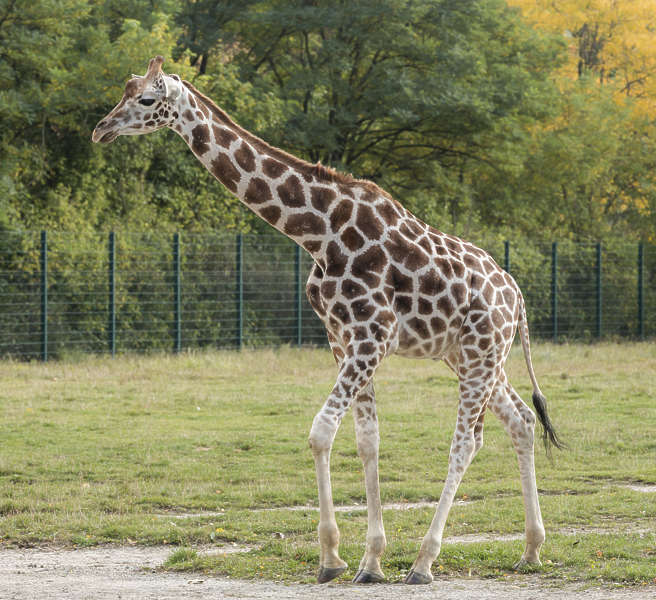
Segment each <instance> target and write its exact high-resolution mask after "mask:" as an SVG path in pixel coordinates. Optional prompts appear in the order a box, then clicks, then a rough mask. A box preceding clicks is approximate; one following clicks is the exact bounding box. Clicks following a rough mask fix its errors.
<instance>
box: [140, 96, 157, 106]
mask: <svg viewBox="0 0 656 600" xmlns="http://www.w3.org/2000/svg"><path fill="white" fill-rule="evenodd" d="M154 102H155V98H139V104H143V105H144V106H150V105H151V104H154Z"/></svg>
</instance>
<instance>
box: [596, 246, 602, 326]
mask: <svg viewBox="0 0 656 600" xmlns="http://www.w3.org/2000/svg"><path fill="white" fill-rule="evenodd" d="M596 288H597V337H598V338H600V337H601V333H602V332H601V301H602V300H601V243H599V242H598V243H597V264H596Z"/></svg>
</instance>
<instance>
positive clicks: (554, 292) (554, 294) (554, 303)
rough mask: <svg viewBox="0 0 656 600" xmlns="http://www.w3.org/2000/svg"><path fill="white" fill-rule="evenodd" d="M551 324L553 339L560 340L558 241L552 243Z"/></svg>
mask: <svg viewBox="0 0 656 600" xmlns="http://www.w3.org/2000/svg"><path fill="white" fill-rule="evenodd" d="M551 326H552V331H553V341H554V342H557V341H558V242H553V244H551Z"/></svg>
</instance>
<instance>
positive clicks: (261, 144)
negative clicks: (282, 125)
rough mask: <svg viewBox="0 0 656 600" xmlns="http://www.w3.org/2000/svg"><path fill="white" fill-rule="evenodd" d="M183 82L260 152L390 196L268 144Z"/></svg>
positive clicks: (364, 181)
mask: <svg viewBox="0 0 656 600" xmlns="http://www.w3.org/2000/svg"><path fill="white" fill-rule="evenodd" d="M182 83H183V84H184V85H185V86H186V87H187V88H188V89H189V91H191V92H192V93H193V94H194V96H196V97H197V98H198V99H199V100H201V101H202V102H203V104H205V106H206V107H207V108H208V109H209V110H210V111H211V112H212V113H213V114H214V115H215V116H216V117H217V118H218V119H219V120H220V121H221V122H222V123H223V124H225V125H227V126H228V127H229V128H230V129H232V130H234V131H236V132H237V133H238V134H239V136H240V137H241V138H242V139H245V140H246V141H247V142H248V143H250V144H251V145H252V146H253V147H254V148H255V149H256V150H257V151H258V152H262V153H265V154H268V155H269V156H271V157H272V158H276V159H278V160H280V161H281V162H284V163H285V164H286V165H288V166H290V167H293V168H295V169H296V170H298V171H299V172H300V173H302V174H305V175H308V176H310V177H316V178H317V179H319V180H320V181H325V182H328V183H336V184H338V185H346V186H354V185H357V186H360V187H364V188H366V189H367V190H368V191H370V192H373V193H375V194H377V195H383V196H388V197H389V194H388V193H387V192H385V190H383V189H382V188H380V187H379V186H378V185H376V184H375V183H374V182H373V181H369V180H367V179H357V178H356V177H353V175H350V174H346V173H340V172H339V171H337V170H335V169H333V168H332V167H327V166H325V165H322V164H321V163H320V162H317V163H311V162H308V161H306V160H303V159H302V158H298V157H297V156H294V155H293V154H289V153H288V152H285V151H284V150H281V149H280V148H276V147H275V146H272V145H271V144H268V143H267V142H265V141H264V140H263V139H261V138H259V137H257V136H256V135H253V134H252V133H250V132H249V131H247V130H246V129H244V128H243V127H241V126H239V125H238V124H237V123H235V122H234V121H233V120H232V119H231V118H230V117H229V116H228V114H227V113H226V112H225V111H224V110H223V109H222V108H220V107H219V106H217V105H216V103H215V102H214V101H213V100H212V99H211V98H208V97H207V96H206V95H205V94H203V93H202V92H200V91H198V89H196V88H195V87H194V86H193V85H192V84H191V83H189V82H188V81H186V80H182Z"/></svg>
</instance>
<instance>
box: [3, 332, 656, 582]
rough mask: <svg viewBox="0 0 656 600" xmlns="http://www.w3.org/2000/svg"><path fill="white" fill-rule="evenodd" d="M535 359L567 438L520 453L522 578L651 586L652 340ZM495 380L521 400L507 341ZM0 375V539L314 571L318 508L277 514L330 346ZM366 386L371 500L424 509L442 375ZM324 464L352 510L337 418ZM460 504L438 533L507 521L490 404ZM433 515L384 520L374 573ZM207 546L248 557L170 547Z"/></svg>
mask: <svg viewBox="0 0 656 600" xmlns="http://www.w3.org/2000/svg"><path fill="white" fill-rule="evenodd" d="M533 354H534V363H535V368H536V371H537V373H538V378H539V380H540V384H541V387H542V389H543V391H544V392H545V393H546V395H547V398H548V401H549V410H550V414H551V417H552V420H553V421H554V423H555V424H556V426H557V428H558V429H559V433H560V434H561V436H562V437H563V439H564V440H565V441H566V442H567V443H568V445H569V449H568V450H567V451H565V452H556V453H555V454H554V459H553V462H550V461H549V460H548V459H547V458H546V456H545V454H544V452H543V451H542V449H541V448H540V447H538V448H537V454H536V463H537V477H538V487H539V489H540V492H541V505H542V510H543V516H544V520H545V526H546V528H547V543H546V544H545V547H544V550H543V559H544V561H543V562H544V566H543V568H542V569H541V570H540V573H541V574H542V576H544V577H556V578H571V579H585V580H590V581H597V580H604V581H606V580H608V581H617V582H634V583H650V582H652V580H653V578H654V575H656V573H655V572H654V567H653V565H654V562H655V561H656V556H655V555H654V547H655V546H656V542H655V541H654V534H653V532H654V530H655V529H656V494H653V493H652V494H649V493H642V492H638V491H633V490H631V489H630V488H629V487H627V486H628V485H629V484H636V483H640V484H643V485H646V484H652V485H653V484H655V483H656V460H655V458H656V441H655V439H654V424H655V423H656V398H655V395H654V392H653V378H654V373H655V372H656V347H655V346H654V345H652V344H646V343H645V344H622V345H619V344H618V345H615V344H599V345H590V346H583V345H571V346H570V345H563V346H553V345H548V344H544V345H543V344H537V345H535V346H534V349H533ZM507 371H508V373H509V376H510V379H511V381H512V382H513V384H514V386H515V387H516V388H517V389H518V391H519V392H520V393H521V394H522V395H523V396H524V397H525V398H526V399H529V398H530V385H529V382H528V376H527V374H526V368H525V365H524V361H523V356H522V354H521V350H520V349H518V348H515V349H514V350H513V352H512V353H511V356H510V359H509V363H508V366H507ZM0 378H1V379H2V381H3V386H2V387H3V389H2V402H1V403H0V416H1V420H0V440H2V452H1V453H0V516H1V517H2V518H1V519H0V544H1V545H31V544H55V545H68V546H86V545H95V544H101V543H139V544H171V545H172V546H174V547H175V548H177V550H176V551H175V553H174V554H172V556H171V558H170V559H169V561H168V562H167V565H166V567H167V568H170V569H186V570H201V571H207V572H211V573H225V574H229V575H231V576H235V577H237V576H239V577H265V578H267V579H282V580H285V581H310V580H313V579H314V576H315V573H316V569H317V567H318V563H317V561H318V547H317V542H316V527H317V519H318V513H317V512H316V511H314V510H306V511H289V510H285V509H284V508H283V507H287V506H292V505H295V506H300V505H308V504H310V505H314V504H316V485H315V476H314V465H313V461H312V457H311V454H310V452H309V449H308V447H307V435H308V432H309V429H310V425H311V422H312V418H313V417H314V414H315V413H316V412H317V410H318V409H319V408H320V406H321V405H322V403H323V401H324V400H325V398H326V397H327V394H328V393H329V391H330V389H331V387H332V384H333V383H334V378H335V367H334V363H333V361H332V358H331V356H330V355H329V353H328V352H326V351H323V350H308V349H303V350H302V351H298V350H294V349H290V348H282V349H279V350H261V351H246V352H242V353H228V352H214V353H189V354H183V355H180V356H169V355H162V356H125V357H117V358H116V359H114V360H112V359H109V358H104V357H103V358H93V357H84V358H80V359H78V360H77V361H75V362H65V361H63V362H54V363H48V364H41V363H31V364H25V363H19V362H2V363H0ZM376 388H377V401H378V412H379V417H380V429H381V459H380V475H381V488H382V496H383V501H384V502H404V501H408V502H412V501H419V500H434V501H437V499H438V498H439V495H440V492H441V489H442V482H443V479H444V477H445V475H446V464H447V459H448V451H449V446H450V443H451V436H452V432H453V427H454V425H455V414H456V403H457V386H456V383H455V378H454V377H453V376H452V375H451V373H450V372H449V370H448V369H447V368H446V367H445V366H444V365H442V364H440V363H435V362H433V361H412V360H406V359H401V358H392V359H390V360H388V361H386V362H385V363H384V364H383V365H382V367H381V369H380V370H379V373H378V374H377V377H376ZM332 471H333V493H334V497H335V502H336V503H337V504H351V503H360V504H362V503H364V502H365V497H364V485H363V475H362V468H361V465H360V461H359V459H358V457H357V452H356V450H355V440H354V435H353V423H352V419H351V417H350V416H347V417H346V418H345V420H344V423H343V424H342V428H341V430H340V432H339V434H338V436H337V439H336V442H335V447H334V450H333V455H332ZM458 498H459V499H463V498H464V499H467V500H469V502H468V503H465V504H457V505H455V506H454V507H453V510H452V512H451V515H450V517H449V521H448V523H447V530H446V532H445V535H446V536H453V535H462V534H478V533H481V534H486V535H487V536H490V537H491V538H492V539H493V536H494V535H495V534H505V535H507V534H516V533H521V532H522V530H523V523H524V516H523V505H522V500H521V489H520V484H519V476H518V469H517V461H516V458H515V456H514V453H513V451H512V448H511V444H510V441H509V439H508V437H507V436H506V435H505V433H504V432H503V429H502V427H501V425H500V424H499V423H498V422H497V421H496V420H495V419H494V418H493V417H492V416H491V415H489V416H488V418H487V419H486V429H485V445H484V447H483V449H482V450H481V452H480V453H479V454H478V456H477V457H476V459H475V461H474V463H473V464H472V466H471V467H470V469H469V470H468V472H467V474H466V475H465V479H464V481H463V484H462V486H461V488H460V490H459V492H458ZM276 508H278V510H261V511H254V510H253V509H276ZM432 512H433V511H432V510H431V509H417V510H409V511H386V512H385V524H386V530H387V535H388V541H389V547H388V549H387V551H386V553H385V561H384V569H385V571H386V574H387V575H388V577H389V578H390V579H391V580H397V579H400V578H401V577H402V576H403V574H404V572H405V571H406V570H407V569H408V568H409V566H410V565H411V563H412V561H413V560H414V557H415V554H416V551H417V548H418V546H419V543H420V541H421V538H422V537H423V535H424V533H425V532H426V529H427V527H428V525H429V523H430V520H431V518H432ZM182 513H186V514H189V515H191V516H188V517H187V518H178V517H179V516H180V514H182ZM198 515H200V516H198ZM337 520H338V523H339V525H340V528H341V532H342V548H341V554H342V556H343V558H344V559H345V560H348V562H349V564H350V565H351V566H352V567H356V566H357V563H358V562H359V560H360V558H361V555H362V552H363V551H364V537H365V533H366V516H365V513H364V512H362V511H353V512H351V513H339V514H338V516H337ZM566 532H570V533H574V534H575V535H565V533H566ZM607 532H611V533H607ZM225 543H236V544H241V545H243V544H248V545H253V546H254V549H253V550H251V551H250V552H245V553H232V554H231V553H226V554H224V555H222V554H220V553H219V554H209V555H205V554H204V553H200V554H199V553H195V552H194V551H189V550H185V549H189V548H193V547H197V546H200V545H203V546H207V545H214V546H216V547H217V548H219V549H220V547H221V545H222V544H225ZM180 548H182V549H183V551H180V550H179V549H180ZM521 551H522V542H521V541H486V542H480V543H474V544H448V543H447V544H444V545H443V548H442V554H441V556H440V557H439V559H438V562H437V563H436V565H435V574H436V576H439V574H440V573H444V574H447V575H448V574H462V573H467V574H468V573H469V570H470V569H471V570H472V573H476V574H478V575H480V576H485V577H487V576H506V575H508V573H509V572H510V571H509V570H510V568H511V566H512V564H513V563H514V562H515V561H516V560H517V559H518V558H519V556H520V554H521ZM598 552H600V553H601V554H597V553H598ZM352 574H353V573H352V572H351V573H349V575H348V576H352ZM348 576H347V575H345V576H344V578H345V580H346V579H347V578H348Z"/></svg>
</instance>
